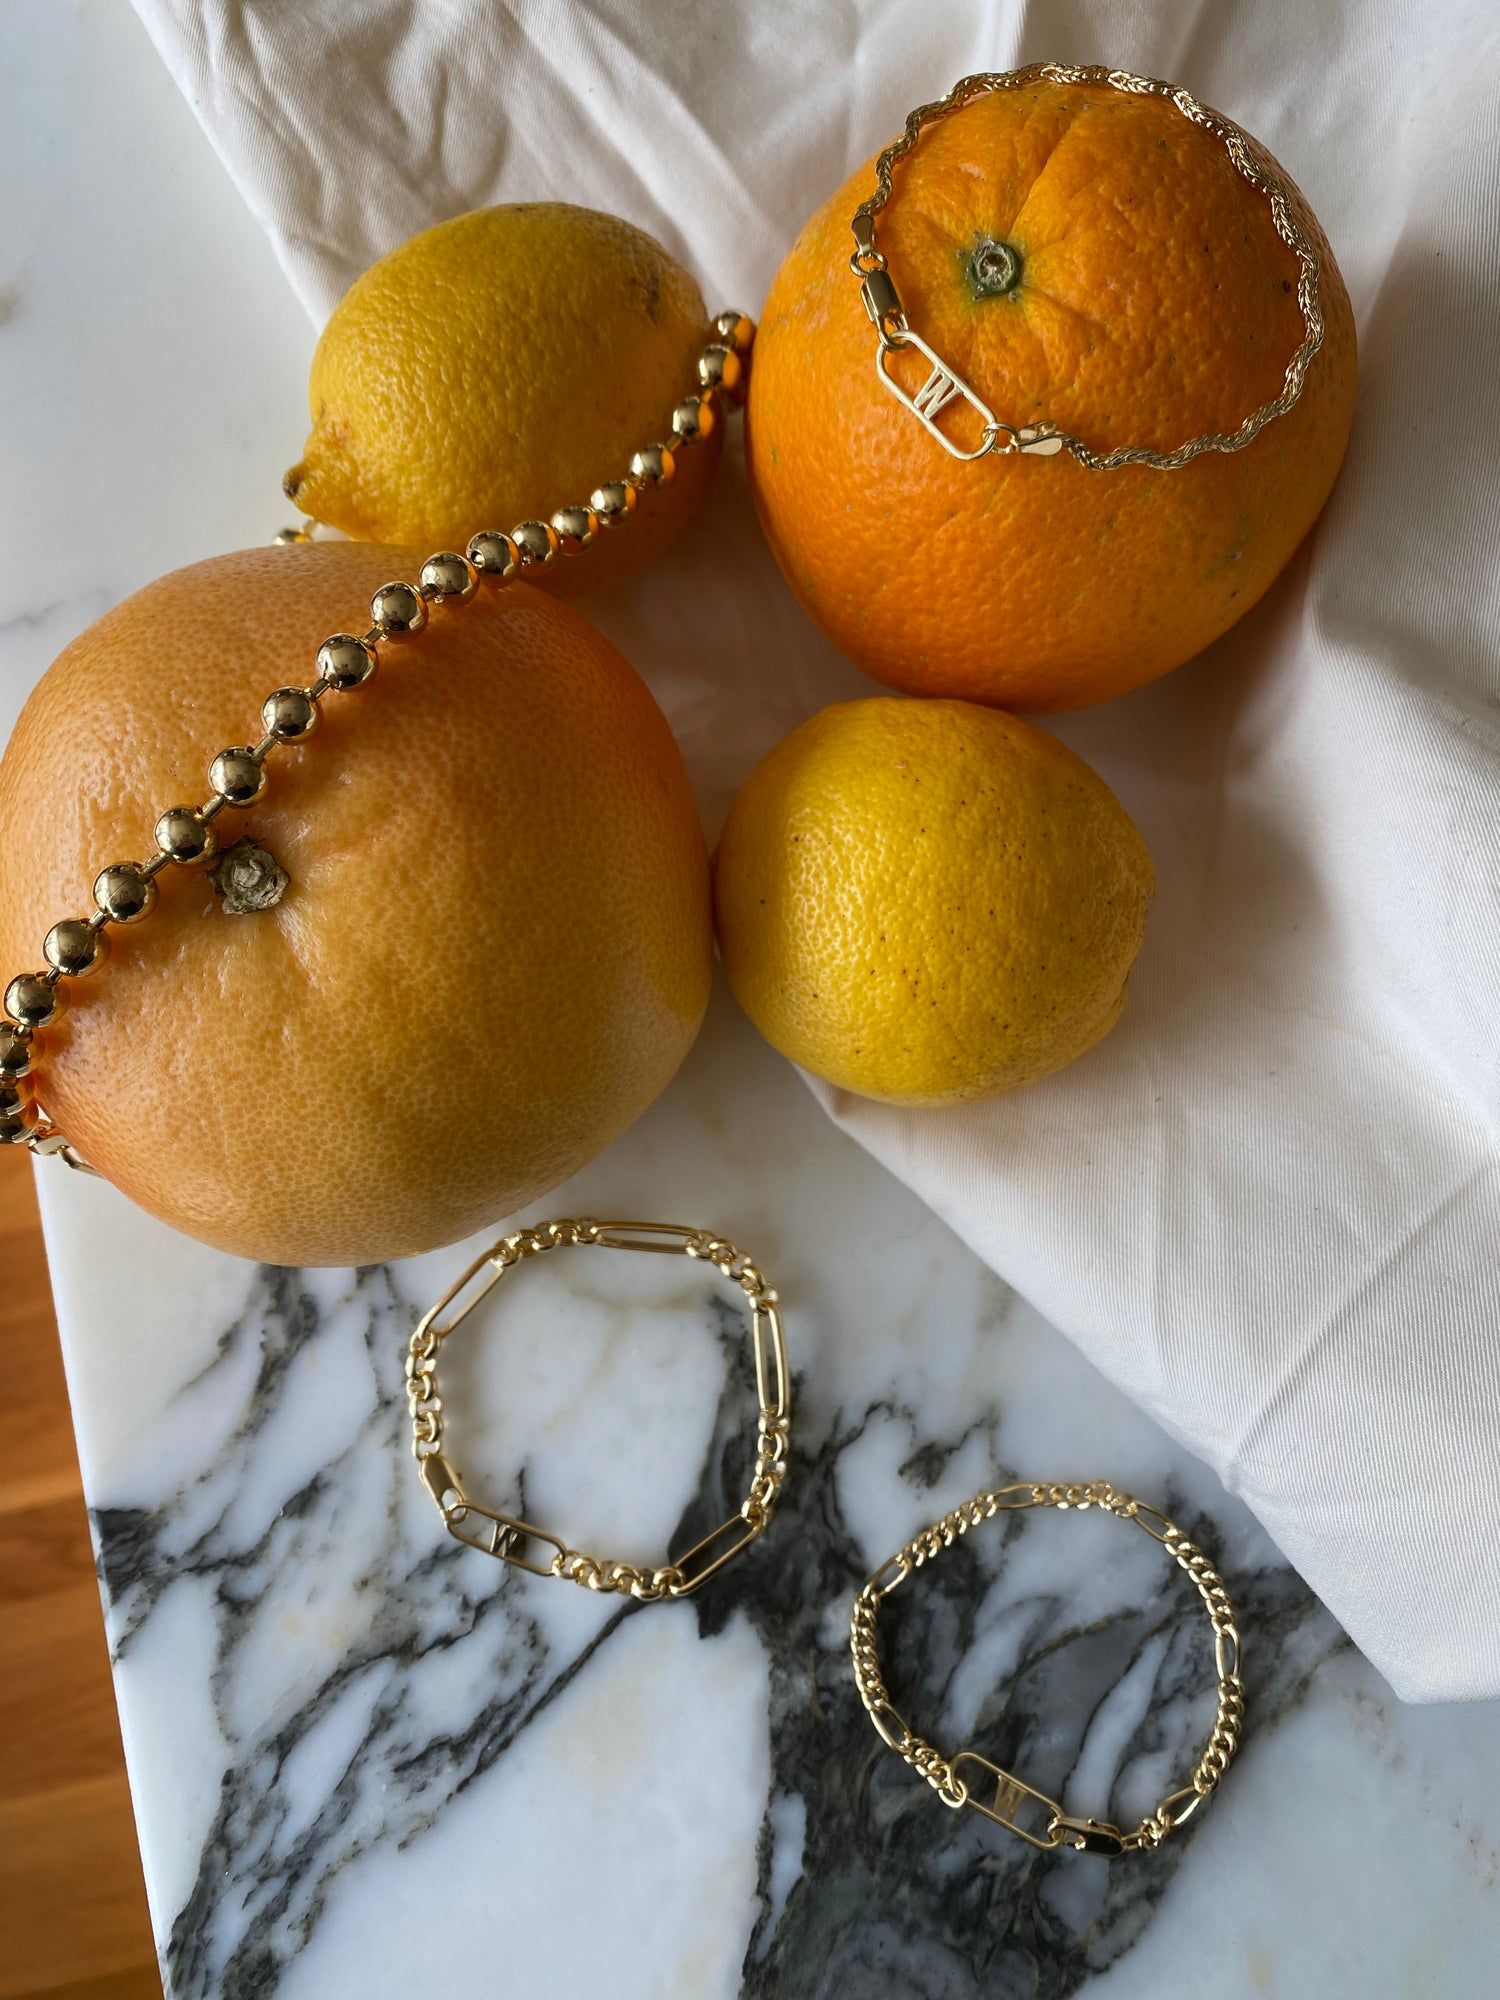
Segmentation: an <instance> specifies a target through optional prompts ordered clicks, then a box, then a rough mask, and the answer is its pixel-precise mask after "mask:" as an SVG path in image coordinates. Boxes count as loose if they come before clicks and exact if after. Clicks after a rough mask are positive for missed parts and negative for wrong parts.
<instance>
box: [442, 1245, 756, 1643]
mask: <svg viewBox="0 0 1500 2000" xmlns="http://www.w3.org/2000/svg"><path fill="white" fill-rule="evenodd" d="M575 1245H582V1246H584V1247H589V1248H595V1249H605V1250H632V1251H644V1252H648V1253H650V1252H655V1253H661V1254H665V1255H667V1256H678V1255H681V1256H687V1257H693V1258H696V1259H699V1260H700V1261H701V1262H703V1263H706V1264H711V1265H712V1266H713V1268H714V1269H715V1270H716V1271H718V1272H719V1273H720V1274H721V1275H722V1276H723V1277H725V1278H728V1279H729V1280H730V1282H731V1283H732V1284H736V1285H738V1286H739V1288H740V1290H741V1291H742V1292H743V1293H744V1295H745V1299H746V1302H747V1304H748V1305H749V1308H750V1331H751V1339H752V1342H753V1346H754V1353H755V1382H756V1398H757V1402H758V1405H759V1415H758V1418H757V1423H756V1447H755V1468H754V1472H753V1474H752V1476H751V1481H750V1490H749V1492H748V1493H747V1494H746V1496H745V1499H744V1501H743V1502H742V1504H741V1506H740V1510H739V1512H738V1513H737V1514H731V1515H730V1517H729V1519H728V1520H727V1521H725V1522H723V1523H722V1524H721V1525H720V1526H719V1527H717V1528H715V1529H713V1530H712V1531H711V1532H710V1533H709V1534H707V1535H705V1536H703V1538H702V1539H701V1540H700V1541H697V1542H695V1543H694V1544H693V1546H692V1547H691V1548H689V1549H685V1550H684V1551H683V1553H682V1554H681V1555H679V1556H675V1557H672V1558H670V1559H669V1560H668V1561H667V1562H665V1563H663V1564H661V1565H660V1566H659V1567H657V1568H653V1569H645V1568H641V1567H639V1566H638V1565H637V1564H635V1563H627V1562H620V1561H618V1560H617V1559H616V1558H614V1557H612V1556H593V1555H589V1554H587V1553H586V1552H585V1551H584V1550H582V1549H575V1548H572V1547H570V1546H569V1544H568V1543H567V1542H564V1541H561V1540H559V1538H558V1537H557V1536H556V1535H553V1534H549V1533H548V1531H547V1530H546V1529H545V1528H538V1527H535V1526H533V1525H532V1523H531V1522H529V1521H523V1520H520V1519H519V1518H518V1517H517V1516H515V1515H513V1514H503V1513H499V1512H497V1511H496V1510H495V1509H493V1508H490V1507H486V1506H483V1505H482V1504H481V1503H480V1502H479V1501H477V1500H475V1499H473V1498H472V1497H471V1496H470V1495H469V1494H468V1493H467V1492H466V1491H465V1490H464V1487H463V1484H462V1482H461V1480H460V1477H459V1474H458V1472H457V1471H456V1470H455V1468H454V1466H453V1464H452V1461H451V1460H450V1459H449V1458H448V1457H447V1455H446V1454H445V1452H444V1450H443V1400H442V1397H441V1396H440V1395H439V1393H438V1383H437V1362H438V1352H439V1350H440V1349H441V1347H442V1344H443V1342H444V1341H445V1340H446V1339H447V1338H448V1336H449V1335H450V1334H451V1333H452V1332H453V1330H454V1329H455V1327H457V1326H459V1325H460V1324H461V1323H462V1321H463V1320H465V1319H466V1318H467V1317H468V1315H469V1314H470V1313H471V1312H472V1311H473V1310H474V1308H475V1307H476V1306H477V1305H478V1304H479V1303H480V1301H481V1300H482V1299H484V1298H485V1297H487V1296H488V1294H489V1293H490V1292H491V1291H493V1290H494V1288H495V1286H496V1285H497V1284H499V1282H500V1280H501V1279H502V1278H503V1277H504V1276H505V1274H506V1272H507V1271H509V1270H512V1269H513V1268H514V1267H515V1266H516V1265H517V1264H520V1263H522V1262H524V1261H525V1260H526V1259H527V1258H528V1257H541V1256H545V1255H546V1253H547V1252H548V1251H550V1250H561V1249H564V1248H568V1247H572V1246H575ZM445 1315H447V1316H446V1317H445ZM406 1393H407V1403H408V1406H409V1408H410V1410H411V1426H412V1445H411V1448H412V1455H413V1457H414V1458H415V1459H416V1461H417V1467H418V1470H419V1472H420V1473H421V1476H422V1481H423V1484H424V1485H425V1486H426V1488H427V1490H428V1492H429V1493H430V1494H431V1495H432V1498H433V1500H434V1501H435V1502H436V1503H437V1507H438V1510H439V1512H440V1513H441V1514H442V1517H443V1521H444V1524H445V1525H446V1527H447V1529H448V1532H449V1534H450V1535H452V1536H453V1537H454V1538H455V1539H456V1540H458V1541H461V1542H466V1543H467V1544H468V1545H469V1546H470V1547H471V1548H477V1549H482V1550H483V1551H484V1552H485V1554H487V1555H492V1556H498V1557H499V1558H500V1560H501V1561H502V1562H507V1563H510V1564H512V1565H513V1566H514V1567H515V1568H517V1569H524V1570H528V1571H530V1573H531V1574H532V1575H533V1576H556V1577H562V1578H563V1579H564V1580H565V1581H566V1582H568V1583H576V1584H579V1585H580V1586H581V1587H582V1588H583V1589H585V1590H594V1591H601V1592H606V1593H608V1592H616V1593H618V1594H619V1595H621V1596H626V1597H633V1598H635V1599H636V1600H637V1601H638V1602H640V1603H642V1604H654V1603H655V1602H657V1601H658V1599H660V1598H663V1597H686V1596H688V1595H689V1594H690V1593H691V1592H692V1591H695V1590H696V1589H697V1588H698V1586H699V1585H700V1584H702V1583H705V1582H706V1581H707V1580H708V1578H709V1577H711V1576H713V1575H714V1574H715V1573H716V1572H717V1571H718V1570H720V1569H722V1568H723V1567H724V1565H725V1563H727V1562H730V1561H731V1560H732V1559H733V1558H734V1557H735V1556H737V1555H739V1554H740V1553H741V1551H742V1550H744V1549H747V1548H749V1546H750V1544H751V1543H752V1542H753V1541H755V1540H756V1539H757V1538H758V1537H759V1536H760V1535H761V1534H763V1533H764V1531H765V1529H766V1528H767V1526H768V1525H769V1523H770V1520H771V1516H772V1515H773V1514H774V1513H775V1511H776V1502H777V1500H778V1499H779V1497H780V1494H781V1486H782V1481H783V1480H784V1478H785V1477H786V1466H787V1450H788V1445H789V1441H790V1437H791V1422H792V1385H791V1374H790V1371H789V1369H788V1366H787V1352H786V1331H785V1327H784V1325H783V1322H782V1317H781V1304H780V1301H779V1299H778V1297H777V1294H776V1292H775V1290H774V1289H773V1288H772V1286H771V1285H769V1284H768V1283H767V1282H766V1278H765V1274H764V1273H763V1272H762V1271H761V1269H760V1267H759V1265H758V1264H756V1263H755V1262H754V1260H753V1259H752V1258H750V1257H748V1256H746V1254H745V1253H744V1251H742V1250H737V1249H736V1248H735V1247H734V1245H733V1244H732V1243H730V1242H727V1241H726V1240H725V1239H724V1238H723V1237H722V1236H716V1235H714V1233H713V1232H712V1230H708V1229H693V1228H688V1227H686V1226H685V1225H683V1224H681V1223H675V1222H593V1221H573V1220H571V1219H569V1218H566V1217H564V1218H562V1219H560V1220H558V1221H556V1222H543V1223H538V1224H536V1225H535V1226H534V1227H531V1228H527V1229H518V1230H515V1231H513V1232H512V1234H511V1235H509V1236H503V1237H502V1238H501V1239H500V1241H499V1242H498V1243H495V1244H492V1245H491V1246H490V1248H489V1249H488V1250H486V1251H485V1252H484V1254H483V1256H481V1257H478V1258H476V1259H475V1261H474V1262H473V1263H472V1264H471V1265H470V1266H469V1268H468V1270H467V1271H465V1272H464V1274H463V1276H462V1277H460V1278H459V1279H458V1280H457V1282H456V1283H455V1284H453V1285H452V1286H450V1288H449V1289H448V1290H447V1291H446V1292H445V1293H444V1294H443V1296H442V1297H441V1298H440V1299H439V1300H438V1301H437V1303H436V1305H434V1306H433V1307H432V1308H431V1310H430V1311H429V1312H426V1313H424V1314H423V1316H422V1318H421V1320H420V1321H419V1322H418V1325H417V1329H416V1331H415V1332H414V1333H413V1335H412V1337H411V1343H410V1347H409V1350H408V1353H407V1357H406ZM532 1544H536V1545H540V1547H541V1548H543V1549H550V1550H551V1551H552V1553H551V1555H550V1557H544V1558H543V1559H542V1560H540V1561H538V1560H535V1559H534V1558H533V1556H532V1555H531V1553H530V1552H529V1549H530V1545H532Z"/></svg>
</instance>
